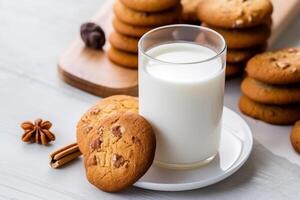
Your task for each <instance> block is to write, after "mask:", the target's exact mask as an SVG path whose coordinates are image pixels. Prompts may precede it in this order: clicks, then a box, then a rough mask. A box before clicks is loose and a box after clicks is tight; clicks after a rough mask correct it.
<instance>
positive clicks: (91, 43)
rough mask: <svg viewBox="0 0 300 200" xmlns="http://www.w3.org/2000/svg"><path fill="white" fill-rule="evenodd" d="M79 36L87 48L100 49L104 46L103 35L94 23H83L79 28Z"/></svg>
mask: <svg viewBox="0 0 300 200" xmlns="http://www.w3.org/2000/svg"><path fill="white" fill-rule="evenodd" d="M80 35H81V38H82V40H83V42H84V43H85V45H86V46H87V47H90V48H93V49H102V47H103V46H104V44H105V33H104V31H103V30H102V28H101V27H100V26H98V25H97V24H95V23H92V22H88V23H84V24H82V25H81V27H80Z"/></svg>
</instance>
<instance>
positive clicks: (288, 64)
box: [246, 48, 300, 84]
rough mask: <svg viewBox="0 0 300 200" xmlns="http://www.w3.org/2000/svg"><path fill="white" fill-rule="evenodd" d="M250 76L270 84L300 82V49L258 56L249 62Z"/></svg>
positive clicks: (283, 50)
mask: <svg viewBox="0 0 300 200" xmlns="http://www.w3.org/2000/svg"><path fill="white" fill-rule="evenodd" d="M246 72H247V74H248V76H250V77H252V78H255V79H257V80H260V81H262V82H265V83H269V84H293V83H299V82H300V48H288V49H282V50H279V51H270V52H265V53H262V54H258V55H256V56H254V57H253V58H251V59H250V60H249V61H248V62H247V66H246Z"/></svg>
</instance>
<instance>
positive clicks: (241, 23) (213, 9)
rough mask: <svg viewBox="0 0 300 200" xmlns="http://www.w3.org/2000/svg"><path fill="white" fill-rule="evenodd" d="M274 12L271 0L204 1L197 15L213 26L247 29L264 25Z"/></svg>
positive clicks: (199, 6) (200, 4)
mask: <svg viewBox="0 0 300 200" xmlns="http://www.w3.org/2000/svg"><path fill="white" fill-rule="evenodd" d="M272 11H273V6H272V3H271V2H270V0H209V1H207V0H202V1H201V2H200V3H199V5H198V8H197V15H198V18H199V19H200V20H201V21H203V22H205V23H207V24H210V25H212V26H216V27H222V28H246V27H253V26H256V25H259V24H264V23H265V21H266V19H269V18H270V16H271V14H272Z"/></svg>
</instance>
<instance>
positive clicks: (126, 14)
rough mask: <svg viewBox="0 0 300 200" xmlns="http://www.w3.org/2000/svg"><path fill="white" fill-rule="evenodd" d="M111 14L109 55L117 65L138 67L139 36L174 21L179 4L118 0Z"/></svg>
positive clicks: (176, 1)
mask: <svg viewBox="0 0 300 200" xmlns="http://www.w3.org/2000/svg"><path fill="white" fill-rule="evenodd" d="M114 14H115V18H114V19H113V27H114V30H115V31H114V32H112V33H111V34H110V36H109V42H110V44H111V48H110V49H109V51H108V57H109V59H110V60H111V61H112V62H114V63H116V64H118V65H120V66H123V67H128V68H137V66H138V56H137V53H138V41H139V38H140V37H141V36H142V35H143V34H144V33H146V32H148V31H149V30H151V29H153V28H156V27H158V26H162V25H167V24H173V23H177V22H178V20H179V18H180V14H181V4H180V0H150V1H149V0H117V1H116V2H115V4H114Z"/></svg>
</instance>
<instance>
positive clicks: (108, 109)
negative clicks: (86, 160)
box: [76, 95, 138, 154]
mask: <svg viewBox="0 0 300 200" xmlns="http://www.w3.org/2000/svg"><path fill="white" fill-rule="evenodd" d="M120 111H126V112H132V113H138V99H137V98H136V97H131V96H126V95H115V96H111V97H108V98H104V99H102V100H100V101H99V102H98V103H97V104H96V105H94V106H93V107H91V108H90V109H89V110H88V111H87V112H86V113H85V114H84V115H83V116H82V117H81V119H80V120H79V122H78V124H77V132H76V133H77V143H78V146H79V149H80V151H81V152H82V153H83V154H85V153H86V152H88V148H89V145H88V142H89V140H90V136H91V132H92V130H93V128H94V125H95V124H97V123H98V122H99V121H100V120H102V119H103V118H105V117H107V116H109V115H112V114H116V113H118V112H120Z"/></svg>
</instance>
